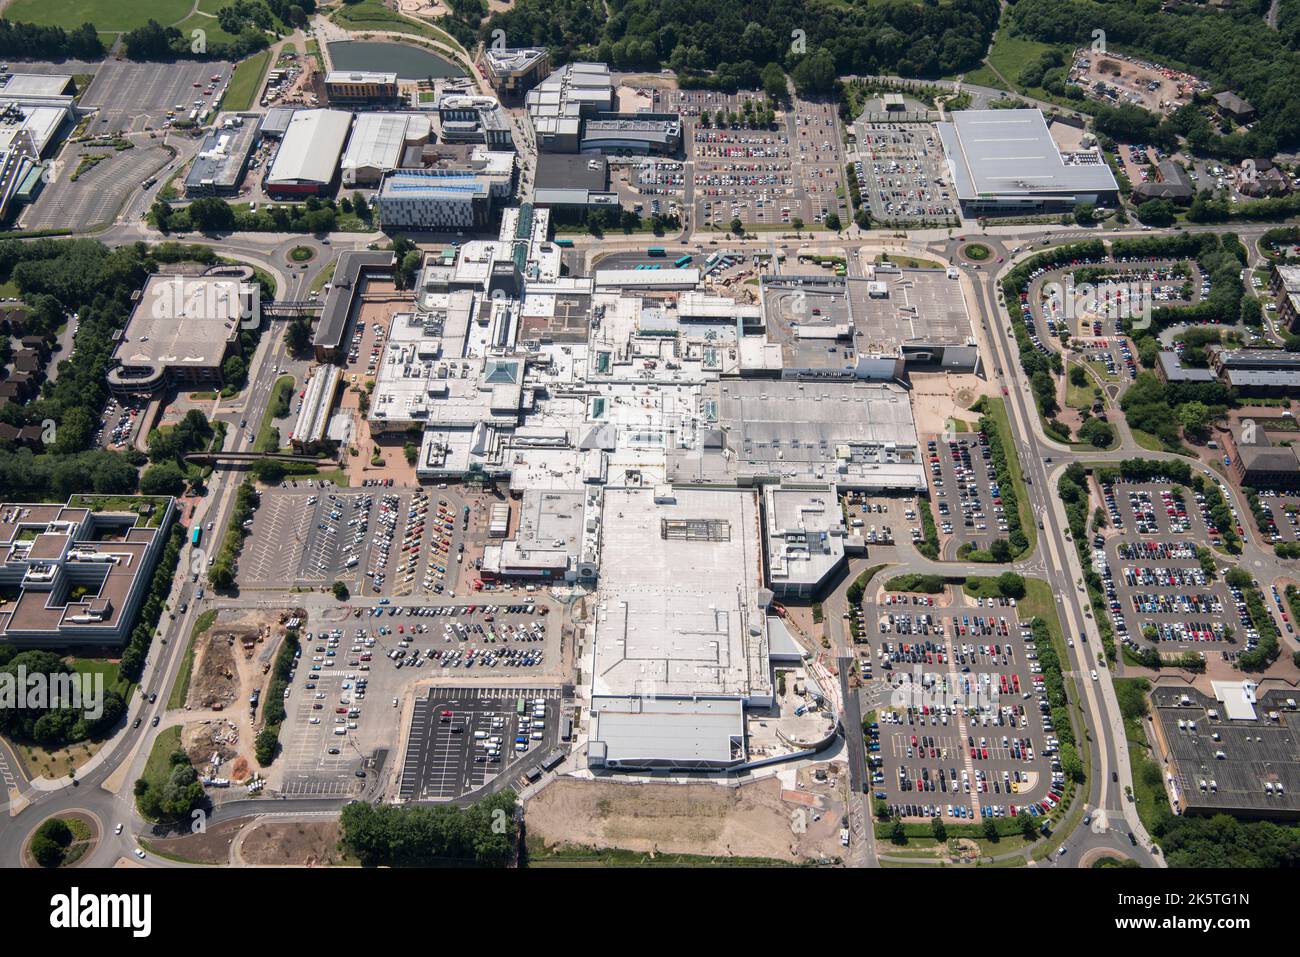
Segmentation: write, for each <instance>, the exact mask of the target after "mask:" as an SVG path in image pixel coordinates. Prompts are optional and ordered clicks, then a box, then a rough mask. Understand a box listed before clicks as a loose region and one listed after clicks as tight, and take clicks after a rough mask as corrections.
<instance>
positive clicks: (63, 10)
mask: <svg viewBox="0 0 1300 957" xmlns="http://www.w3.org/2000/svg"><path fill="white" fill-rule="evenodd" d="M192 6H193V4H191V3H190V0H58V2H57V3H50V2H49V0H13V2H12V3H10V4H9V6H7V7H5V12H4V15H5V17H6V18H7V19H9V20H13V21H18V22H21V23H36V24H39V25H41V26H47V27H63V28H64V29H65V30H75V29H76V28H77V27H79V26H81V25H82V24H83V23H93V24H94V25H95V28H96V29H97V30H98V31H99V32H100V33H111V32H117V31H123V30H133V29H135V28H136V27H142V26H144V25H145V24H146V23H148V22H149V20H150V19H153V20H157V21H158V22H159V23H161V24H162V25H163V26H169V25H170V24H173V23H175V22H176V21H178V20H183V19H185V18H186V17H187V16H189V13H190V8H191V7H192Z"/></svg>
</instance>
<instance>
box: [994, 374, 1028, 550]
mask: <svg viewBox="0 0 1300 957" xmlns="http://www.w3.org/2000/svg"><path fill="white" fill-rule="evenodd" d="M984 403H985V408H987V409H988V410H989V414H990V415H991V416H993V419H994V421H995V422H997V424H998V431H999V432H1000V433H1001V434H1002V447H1003V449H1004V450H1005V451H1006V454H1007V468H1008V469H1010V470H1011V481H1012V484H1013V485H1014V486H1015V489H1016V511H1017V512H1019V513H1020V527H1021V528H1022V529H1024V532H1025V538H1026V540H1027V541H1028V542H1029V547H1028V548H1026V549H1025V554H1026V555H1032V554H1033V553H1034V549H1035V548H1037V547H1038V521H1037V520H1036V519H1035V518H1034V514H1033V512H1032V511H1031V510H1030V508H1029V493H1028V492H1027V491H1026V489H1025V473H1024V472H1023V471H1022V470H1021V468H1020V453H1019V451H1018V450H1017V449H1016V442H1015V433H1014V432H1012V431H1011V420H1010V419H1008V418H1007V407H1006V404H1005V403H1004V402H1003V401H1002V399H1001V398H995V397H993V396H985V397H984Z"/></svg>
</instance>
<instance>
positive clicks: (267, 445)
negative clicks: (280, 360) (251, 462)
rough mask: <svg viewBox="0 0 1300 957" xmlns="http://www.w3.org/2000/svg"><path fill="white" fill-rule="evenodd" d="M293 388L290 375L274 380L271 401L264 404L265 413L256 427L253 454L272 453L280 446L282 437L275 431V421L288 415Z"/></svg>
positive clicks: (292, 379)
mask: <svg viewBox="0 0 1300 957" xmlns="http://www.w3.org/2000/svg"><path fill="white" fill-rule="evenodd" d="M293 386H294V378H293V376H291V375H282V376H280V378H278V379H276V380H275V387H274V388H273V389H272V390H271V401H270V402H268V403H267V404H266V411H265V412H263V413H262V424H261V425H260V426H259V427H258V429H257V439H256V440H255V441H254V442H253V451H254V452H274V451H276V449H278V448H279V446H280V445H281V442H280V441H279V440H280V439H281V438H283V437H282V436H280V435H279V433H278V431H277V430H276V427H275V420H276V419H277V418H280V419H283V418H286V417H287V416H288V415H289V408H290V405H289V403H290V401H291V400H292V398H293Z"/></svg>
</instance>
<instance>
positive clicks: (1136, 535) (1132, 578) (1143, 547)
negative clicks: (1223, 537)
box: [1092, 480, 1254, 656]
mask: <svg viewBox="0 0 1300 957" xmlns="http://www.w3.org/2000/svg"><path fill="white" fill-rule="evenodd" d="M1101 492H1102V499H1103V506H1104V507H1105V509H1106V512H1107V517H1108V519H1109V522H1108V527H1107V529H1106V531H1105V534H1104V535H1096V536H1094V538H1093V540H1092V545H1093V566H1094V567H1095V568H1096V570H1097V572H1098V574H1099V575H1100V576H1101V580H1102V587H1103V590H1104V592H1105V595H1106V603H1107V607H1108V608H1109V610H1110V615H1111V621H1112V624H1113V626H1114V628H1115V634H1116V636H1117V637H1118V638H1119V639H1120V640H1121V641H1124V642H1126V643H1129V644H1130V645H1131V646H1132V647H1135V648H1140V647H1148V646H1151V645H1154V646H1155V647H1156V648H1157V650H1159V651H1161V652H1166V653H1182V652H1186V651H1197V652H1205V653H1206V654H1207V655H1208V654H1212V653H1214V652H1227V653H1228V654H1229V655H1230V656H1231V655H1232V654H1234V653H1235V652H1237V651H1238V650H1240V648H1241V647H1242V642H1243V641H1244V642H1250V641H1251V638H1252V635H1253V633H1254V629H1253V627H1252V626H1251V622H1250V617H1249V615H1248V614H1247V613H1246V606H1245V603H1244V602H1243V601H1241V596H1240V593H1239V592H1237V590H1235V589H1233V588H1231V587H1230V586H1228V585H1227V584H1226V583H1225V582H1223V581H1222V580H1221V579H1218V578H1214V579H1211V577H1210V576H1208V575H1207V574H1206V573H1205V571H1204V570H1203V569H1202V567H1201V562H1200V559H1199V557H1198V553H1197V547H1198V545H1204V544H1205V543H1206V542H1209V541H1212V540H1214V538H1216V537H1217V533H1216V535H1215V536H1211V534H1210V529H1209V525H1208V521H1207V517H1206V514H1205V503H1204V500H1203V499H1204V497H1203V496H1201V495H1198V494H1197V493H1196V492H1194V491H1193V490H1191V489H1188V488H1182V487H1178V486H1175V485H1174V484H1172V483H1170V482H1145V483H1134V482H1126V481H1122V480H1121V481H1119V482H1116V483H1115V484H1114V485H1110V484H1103V485H1102V486H1101ZM1230 639H1232V640H1234V641H1237V644H1235V645H1232V646H1229V645H1228V644H1227V643H1228V642H1229V640H1230Z"/></svg>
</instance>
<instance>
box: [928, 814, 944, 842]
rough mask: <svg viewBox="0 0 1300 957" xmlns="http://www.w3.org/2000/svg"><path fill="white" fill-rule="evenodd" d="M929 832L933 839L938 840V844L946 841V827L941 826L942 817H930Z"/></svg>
mask: <svg viewBox="0 0 1300 957" xmlns="http://www.w3.org/2000/svg"><path fill="white" fill-rule="evenodd" d="M930 833H931V834H933V835H934V839H935V840H936V841H938V842H939V843H940V844H946V843H947V841H948V829H947V828H946V827H944V826H943V818H941V817H932V818H930Z"/></svg>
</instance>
